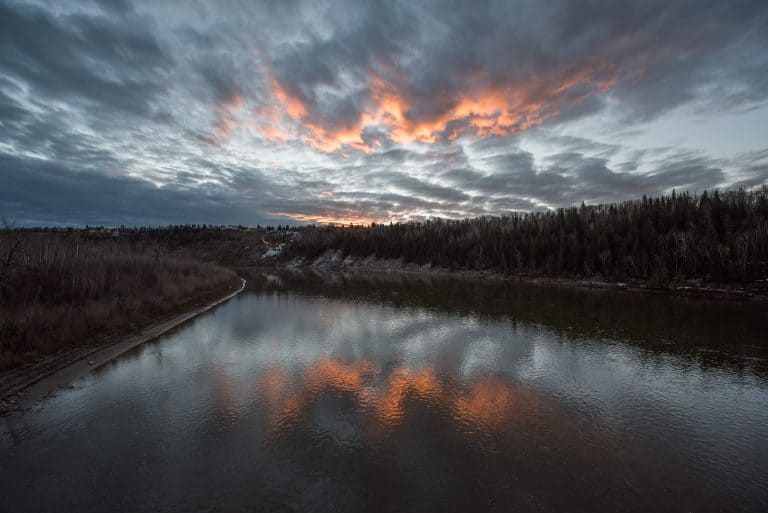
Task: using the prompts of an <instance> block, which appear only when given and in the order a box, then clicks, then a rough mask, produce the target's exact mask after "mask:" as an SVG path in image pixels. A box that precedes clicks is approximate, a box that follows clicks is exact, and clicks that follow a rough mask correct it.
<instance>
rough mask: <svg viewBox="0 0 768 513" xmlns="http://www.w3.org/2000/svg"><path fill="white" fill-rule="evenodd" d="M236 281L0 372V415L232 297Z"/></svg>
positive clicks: (24, 406)
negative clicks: (163, 314) (156, 317)
mask: <svg viewBox="0 0 768 513" xmlns="http://www.w3.org/2000/svg"><path fill="white" fill-rule="evenodd" d="M238 280H239V283H238V284H237V286H230V285H228V286H227V287H226V288H225V289H224V290H217V291H213V292H209V293H207V294H204V295H201V296H199V297H196V298H192V299H190V300H189V301H188V302H187V303H185V305H184V306H183V308H182V307H181V306H180V307H179V308H178V309H177V311H176V313H175V315H173V316H172V317H170V318H166V319H165V320H162V321H160V322H155V323H153V324H149V325H147V326H144V327H143V329H141V330H139V331H138V332H134V333H131V334H124V335H122V336H112V337H106V338H103V339H99V340H98V341H94V342H93V343H91V344H88V345H85V346H79V347H76V348H65V349H62V350H61V351H59V352H58V353H56V354H53V355H51V356H49V357H47V358H44V359H42V360H39V361H36V362H32V363H28V364H26V365H22V366H19V367H16V368H14V369H11V370H7V371H3V372H0V416H3V415H9V414H12V413H14V412H22V411H27V410H29V409H31V408H32V407H34V405H35V404H37V403H38V402H39V401H41V400H42V399H44V398H46V397H48V396H50V395H52V394H55V393H56V391H57V390H58V389H59V388H61V387H65V386H68V385H69V383H71V382H72V381H74V380H76V379H78V378H80V377H82V376H85V375H86V374H88V373H89V372H91V371H92V370H93V369H96V368H98V367H99V366H101V365H103V364H105V363H107V362H109V361H111V360H113V359H114V358H117V357H118V356H120V355H122V354H123V353H125V352H127V351H129V350H131V349H133V348H134V347H136V346H139V345H141V344H143V343H145V342H148V341H150V340H152V339H154V338H157V337H158V336H160V335H162V334H163V333H166V332H167V331H169V330H171V329H173V328H175V327H177V326H179V325H181V324H183V323H185V322H186V321H188V320H190V319H192V318H194V317H196V316H198V315H200V314H201V313H203V312H206V311H208V310H210V309H212V308H214V307H215V306H217V305H219V304H221V303H224V302H225V301H227V300H229V299H231V298H233V297H234V296H236V295H237V294H239V293H240V292H242V291H243V289H244V288H245V285H246V281H245V280H244V279H242V278H238ZM222 293H224V294H225V295H224V296H223V297H222V295H221V294H222Z"/></svg>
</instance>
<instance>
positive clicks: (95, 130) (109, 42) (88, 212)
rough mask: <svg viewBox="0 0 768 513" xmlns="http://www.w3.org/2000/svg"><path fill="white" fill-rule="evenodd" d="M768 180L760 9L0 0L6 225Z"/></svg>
mask: <svg viewBox="0 0 768 513" xmlns="http://www.w3.org/2000/svg"><path fill="white" fill-rule="evenodd" d="M766 183H768V2H766V1H765V0H753V1H728V0H716V1H714V0H690V1H689V0H677V1H674V0H673V1H670V0H664V1H657V0H641V1H634V0H626V1H615V0H606V1H599V0H548V1H546V2H542V1H539V0H519V1H518V0H505V1H465V2H459V1H433V0H420V1H418V2H415V1H403V2H400V1H398V0H390V1H381V2H376V1H363V0H341V1H333V2H321V1H318V0H309V1H302V0H279V1H278V0H275V1H263V2H258V1H235V0H217V1H213V0H211V1H203V0H188V1H180V0H178V1H168V0H147V1H143V0H135V1H131V0H103V1H87V0H78V1H72V0H53V1H45V0H36V1H25V2H17V1H10V0H0V216H2V217H3V218H5V219H6V220H9V221H14V222H15V223H16V224H17V225H21V226H31V225H45V226H57V225H58V226H63V225H85V224H91V225H99V224H103V225H119V224H126V225H144V224H151V225H162V224H185V223H195V224H197V223H208V224H245V225H256V224H295V223H305V222H320V223H322V222H341V223H369V222H372V221H376V222H389V221H395V222H397V221H403V220H423V219H427V218H434V217H442V218H465V217H475V216H481V215H501V214H507V213H509V212H511V211H531V210H542V209H549V208H556V207H563V206H570V205H578V204H580V203H581V202H582V201H583V202H586V203H587V204H596V203H600V202H609V201H624V200H630V199H636V198H639V197H642V196H643V195H648V196H652V195H658V194H661V193H668V192H670V191H671V190H673V189H676V190H678V191H690V192H691V193H696V192H701V191H703V190H705V189H712V188H715V187H718V188H736V187H745V188H751V187H756V186H760V185H762V184H766Z"/></svg>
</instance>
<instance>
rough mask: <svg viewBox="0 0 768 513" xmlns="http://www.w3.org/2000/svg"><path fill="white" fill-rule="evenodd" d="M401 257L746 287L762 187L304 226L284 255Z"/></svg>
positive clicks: (762, 265) (764, 244)
mask: <svg viewBox="0 0 768 513" xmlns="http://www.w3.org/2000/svg"><path fill="white" fill-rule="evenodd" d="M327 250H340V251H342V252H343V254H344V255H352V256H357V257H367V256H369V255H375V256H376V257H379V258H402V259H404V260H405V261H406V262H413V263H416V264H431V265H433V266H439V267H443V268H447V269H451V270H458V269H465V270H491V271H495V272H500V273H504V274H518V275H519V274H534V275H548V276H571V277H577V276H596V275H599V276H602V277H604V278H606V279H615V280H622V279H640V280H647V281H648V282H649V284H650V285H651V286H659V287H661V286H664V285H666V284H667V283H669V282H670V281H673V280H687V279H705V280H711V281H718V282H734V283H735V282H749V281H754V280H759V279H766V278H768V187H767V186H763V187H762V188H760V189H756V190H753V191H744V190H736V191H725V192H720V191H717V190H715V191H713V192H711V193H709V192H707V191H705V192H703V193H702V194H701V195H700V196H693V195H691V194H689V193H682V194H678V193H675V192H672V194H671V195H667V196H662V197H658V198H646V197H643V198H642V199H641V200H636V201H628V202H623V203H611V204H604V205H597V206H585V205H584V204H582V205H581V206H580V207H571V208H560V209H557V210H552V211H546V212H533V213H513V214H510V215H506V216H503V217H482V218H477V219H465V220H463V221H446V220H439V219H438V220H429V221H425V222H409V223H397V224H388V225H383V224H382V225H376V224H372V225H370V226H365V227H363V226H360V227H333V226H312V227H305V228H303V229H301V237H297V238H296V239H295V240H294V241H293V242H291V243H290V245H289V247H288V248H287V251H286V256H289V257H295V256H300V257H304V258H306V259H313V258H316V257H317V256H319V255H321V254H323V253H324V252H325V251H327Z"/></svg>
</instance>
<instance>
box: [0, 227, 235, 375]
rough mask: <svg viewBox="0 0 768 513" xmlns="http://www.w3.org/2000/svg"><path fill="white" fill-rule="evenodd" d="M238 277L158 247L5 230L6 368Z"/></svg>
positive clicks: (156, 315)
mask: <svg viewBox="0 0 768 513" xmlns="http://www.w3.org/2000/svg"><path fill="white" fill-rule="evenodd" d="M9 256H10V260H9ZM237 283H238V282H237V276H236V274H235V273H234V272H233V271H231V270H229V269H226V268H224V267H220V266H218V265H214V264H207V263H200V262H197V261H194V260H191V259H187V258H175V257H173V256H160V255H159V253H158V252H157V251H153V248H152V247H151V246H145V245H141V244H136V243H127V242H123V241H119V240H110V239H108V238H103V237H100V238H91V237H89V236H88V234H87V233H84V232H75V233H66V232H36V233H29V232H20V231H18V230H8V229H6V230H2V231H0V369H3V368H9V367H13V366H15V365H18V364H20V363H23V362H28V361H34V360H35V359H37V358H39V357H42V356H45V355H47V354H51V353H55V352H58V351H60V350H62V349H66V348H68V347H76V346H81V345H84V344H88V343H91V342H93V341H94V340H96V339H97V338H100V337H103V336H105V335H115V334H119V333H123V332H128V331H131V330H134V329H136V328H138V327H139V326H143V325H146V324H149V323H151V322H154V321H157V320H160V319H162V318H165V317H168V316H169V315H171V314H172V313H175V312H178V311H180V310H182V309H184V308H185V307H186V308H188V307H191V306H192V305H193V304H196V303H201V302H203V301H204V300H207V299H209V298H212V297H213V296H218V295H221V294H222V293H223V292H224V291H225V290H227V289H230V288H233V287H234V286H235V285H236V284H237Z"/></svg>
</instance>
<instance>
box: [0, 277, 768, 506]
mask: <svg viewBox="0 0 768 513" xmlns="http://www.w3.org/2000/svg"><path fill="white" fill-rule="evenodd" d="M247 278H248V279H249V286H248V288H247V289H246V291H245V292H243V293H241V294H240V295H239V296H237V297H235V298H233V299H232V300H230V301H228V302H227V303H225V304H223V305H221V306H219V307H217V308H216V309H214V310H212V311H210V312H208V313H206V314H203V315H202V316H200V317H197V318H195V319H194V320H192V321H190V322H189V323H187V324H185V325H183V326H181V327H179V328H177V329H175V330H174V331H172V332H171V333H168V334H166V335H164V336H162V337H160V338H159V339H157V340H155V341H152V342H150V343H147V344H144V345H143V346H140V347H138V348H136V349H135V350H133V351H131V352H129V353H127V354H125V355H124V356H122V357H120V358H118V359H116V360H113V361H112V362H109V363H108V364H106V365H103V366H101V367H100V368H98V369H96V370H94V372H92V373H91V374H90V375H88V376H87V377H85V378H83V379H80V380H78V381H77V382H75V383H73V385H72V386H71V387H70V388H68V389H63V390H61V391H60V392H59V393H57V394H56V396H55V397H52V398H49V399H47V400H45V401H44V402H43V403H42V404H41V405H40V406H39V407H37V408H36V409H35V410H33V411H31V412H29V413H26V414H23V415H15V416H12V417H9V418H6V419H0V511H2V512H8V513H22V512H34V513H42V512H47V511H50V512H91V511H92V512H105V511H125V512H142V511H146V512H159V511H167V512H182V511H183V512H187V511H189V512H198V511H199V512H202V511H286V512H287V511H317V512H330V511H343V512H376V511H391V512H418V511H423V512H437V511H440V512H448V511H467V512H469V511H504V512H507V511H590V512H592V511H611V512H613V511H638V512H639V511H681V512H682V511H756V512H757V511H768V336H767V335H766V332H767V328H766V326H768V313H767V312H766V310H767V308H766V305H765V304H764V303H742V302H718V301H710V300H702V299H682V298H673V297H656V296H645V295H637V294H628V293H621V292H611V291H593V290H578V289H568V288H554V287H547V286H538V285H523V284H508V283H501V282H498V283H496V282H492V283H487V282H479V281H462V280H455V279H445V278H442V279H438V278H425V277H421V278H419V277H412V276H408V277H406V276H392V277H385V276H380V277H377V276H368V277H360V276H354V275H342V274H327V275H322V274H297V273H275V272H260V271H252V272H250V273H249V275H248V276H247Z"/></svg>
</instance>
